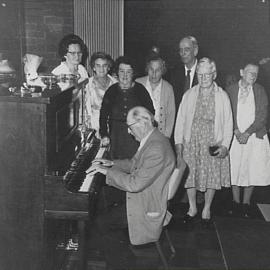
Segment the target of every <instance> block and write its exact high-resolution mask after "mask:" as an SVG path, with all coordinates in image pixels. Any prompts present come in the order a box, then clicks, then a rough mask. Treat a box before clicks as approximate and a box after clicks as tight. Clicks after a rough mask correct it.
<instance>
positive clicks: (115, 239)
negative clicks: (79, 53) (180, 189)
mask: <svg viewBox="0 0 270 270" xmlns="http://www.w3.org/2000/svg"><path fill="white" fill-rule="evenodd" d="M127 128H128V131H129V133H130V134H131V135H132V136H134V138H135V139H136V140H137V141H139V142H140V147H139V149H138V151H137V152H136V154H135V155H134V157H133V158H132V159H130V160H128V159H126V160H113V161H111V160H105V159H97V160H95V161H94V162H93V164H94V165H92V166H91V171H92V170H93V169H94V170H96V172H100V173H102V174H104V175H106V183H107V184H108V185H110V186H114V187H116V188H118V189H121V190H123V191H126V204H122V205H117V206H115V207H114V208H112V209H111V210H110V211H108V212H107V213H105V214H102V215H100V216H98V217H97V220H96V224H97V227H98V231H99V233H100V238H101V244H102V249H103V251H104V254H105V259H106V262H107V264H108V266H109V267H110V269H111V268H112V269H127V268H130V267H134V264H133V263H134V256H133V254H132V252H131V250H130V249H129V241H128V239H127V237H126V234H125V233H124V232H125V231H124V230H123V229H125V228H128V232H129V239H130V242H131V244H133V245H141V244H146V243H150V242H155V241H157V240H158V239H159V237H160V234H161V231H162V227H163V224H164V221H165V220H166V218H170V214H169V212H168V211H167V196H168V180H169V178H170V175H171V174H172V172H173V169H174V167H175V157H174V153H173V150H172V148H171V145H170V142H169V140H168V139H167V138H166V137H165V136H164V135H162V134H161V133H160V132H159V131H158V129H157V128H155V127H154V116H153V115H152V114H151V113H150V112H149V111H148V110H147V109H145V108H144V107H134V108H132V109H131V110H130V111H129V112H128V115H127ZM119 229H120V230H119Z"/></svg>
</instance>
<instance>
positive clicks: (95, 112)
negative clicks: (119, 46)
mask: <svg viewBox="0 0 270 270" xmlns="http://www.w3.org/2000/svg"><path fill="white" fill-rule="evenodd" d="M90 65H91V68H92V70H93V72H94V75H93V76H92V77H91V78H90V79H89V84H88V88H87V91H86V93H85V108H86V121H87V123H88V126H89V127H90V128H92V129H95V130H96V131H97V133H98V132H99V114H100V108H101V103H102V99H103V96H104V94H105V92H106V91H107V89H108V88H109V87H110V86H111V85H112V84H114V83H116V82H117V80H116V79H115V78H113V77H112V76H111V75H110V74H109V71H110V70H111V68H112V66H113V60H112V58H111V56H110V55H109V54H106V53H104V52H95V53H93V54H92V56H91V59H90ZM97 136H98V134H97Z"/></svg>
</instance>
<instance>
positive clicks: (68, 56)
mask: <svg viewBox="0 0 270 270" xmlns="http://www.w3.org/2000/svg"><path fill="white" fill-rule="evenodd" d="M58 53H59V56H60V57H61V64H60V65H59V66H57V67H56V68H55V69H53V71H52V73H53V74H54V75H62V74H73V75H76V76H78V78H80V79H84V78H88V73H87V71H86V69H85V67H84V66H83V65H82V64H81V62H82V58H83V57H84V56H85V55H86V47H85V44H84V42H83V41H82V39H81V38H80V37H78V36H76V35H73V34H70V35H67V36H65V37H64V38H63V39H62V40H61V41H60V43H59V48H58Z"/></svg>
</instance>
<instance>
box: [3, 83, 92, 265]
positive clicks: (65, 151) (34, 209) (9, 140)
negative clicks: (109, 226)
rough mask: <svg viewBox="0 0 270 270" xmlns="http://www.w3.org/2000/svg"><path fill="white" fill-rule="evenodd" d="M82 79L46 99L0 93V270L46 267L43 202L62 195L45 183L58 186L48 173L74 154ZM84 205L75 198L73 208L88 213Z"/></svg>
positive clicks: (61, 166)
mask: <svg viewBox="0 0 270 270" xmlns="http://www.w3.org/2000/svg"><path fill="white" fill-rule="evenodd" d="M86 83H87V81H84V82H82V83H80V84H76V85H70V86H69V87H68V88H67V89H66V90H65V91H63V92H61V93H60V94H58V95H53V96H51V97H50V96H49V97H46V98H43V97H40V98H32V97H20V96H1V97H0V239H1V242H0V269H1V270H15V269H16V270H41V269H49V268H48V267H46V249H45V248H44V247H45V242H46V241H45V225H44V224H45V212H46V208H47V206H48V205H49V208H51V209H53V208H54V207H57V206H59V204H57V205H55V206H54V205H51V204H49V203H48V202H55V201H57V200H56V199H55V197H57V196H59V198H61V196H62V195H63V194H59V193H57V192H54V190H53V186H51V192H48V190H47V189H46V187H45V182H46V181H51V183H54V184H55V185H60V182H61V181H60V179H61V178H59V179H58V181H56V182H53V178H50V177H51V176H50V175H53V172H54V171H60V172H61V171H64V170H65V169H66V168H67V166H68V165H69V164H70V162H71V161H72V160H73V159H74V157H75V151H76V148H77V147H78V145H79V141H80V138H79V136H78V124H79V118H78V117H79V113H78V111H79V107H80V90H81V89H82V88H83V87H84V86H85V84H86ZM44 175H48V177H47V180H46V177H45V181H44ZM49 195H50V196H51V199H50V197H49V198H48V196H49ZM86 196H87V194H86ZM86 196H85V197H86ZM52 198H54V199H52ZM85 202H87V203H85ZM80 204H81V205H80ZM87 204H88V201H87V200H83V201H82V202H80V201H79V203H78V205H79V206H78V207H82V210H85V211H86V212H87V206H88V205H87Z"/></svg>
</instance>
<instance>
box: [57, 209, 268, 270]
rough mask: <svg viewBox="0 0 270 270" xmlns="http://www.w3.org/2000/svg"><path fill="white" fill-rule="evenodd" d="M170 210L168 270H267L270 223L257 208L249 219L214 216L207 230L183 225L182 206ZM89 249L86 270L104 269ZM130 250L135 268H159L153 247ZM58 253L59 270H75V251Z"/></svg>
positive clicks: (98, 258)
mask: <svg viewBox="0 0 270 270" xmlns="http://www.w3.org/2000/svg"><path fill="white" fill-rule="evenodd" d="M173 211H174V219H173V220H172V222H171V223H170V226H169V232H170V236H171V238H172V241H173V243H174V246H175V248H176V254H175V255H174V256H170V255H171V254H170V253H169V248H168V245H167V244H166V241H163V247H164V250H166V253H167V254H166V255H167V256H168V258H169V266H170V269H172V270H189V269H207V270H211V269H213V270H218V269H224V270H225V269H232V270H238V269H239V270H240V269H241V270H245V269H252V270H257V269H264V270H265V269H266V270H267V269H269V270H270V223H268V222H266V221H265V220H264V219H263V217H262V215H261V214H260V212H259V210H258V209H257V210H256V209H255V212H254V213H255V214H254V216H253V218H252V219H244V218H234V217H231V216H228V215H226V214H224V213H222V214H218V213H215V216H214V217H213V224H212V226H211V227H210V228H207V229H205V228H203V227H202V225H201V222H200V219H198V220H197V221H195V222H194V224H193V225H192V226H184V225H183V224H182V216H183V214H184V213H185V211H186V205H185V204H179V205H175V206H174V209H173ZM256 211H257V212H256ZM164 240H165V239H164ZM92 247H93V245H91V248H89V251H88V262H87V270H99V269H100V270H105V269H106V263H105V261H104V258H103V256H102V254H99V253H97V252H96V250H94V249H93V248H92ZM132 251H133V253H134V255H135V256H136V259H137V260H136V265H134V269H136V270H151V269H153V270H155V269H162V263H161V261H160V259H159V256H158V253H157V251H156V249H155V247H154V246H151V245H148V246H146V247H142V248H140V249H136V250H135V249H132ZM61 252H62V253H59V257H60V256H62V257H63V258H65V266H64V267H63V265H62V266H61V268H59V270H60V269H70V270H71V269H72V270H77V261H76V260H77V257H76V252H71V251H65V252H64V253H63V251H61Z"/></svg>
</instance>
